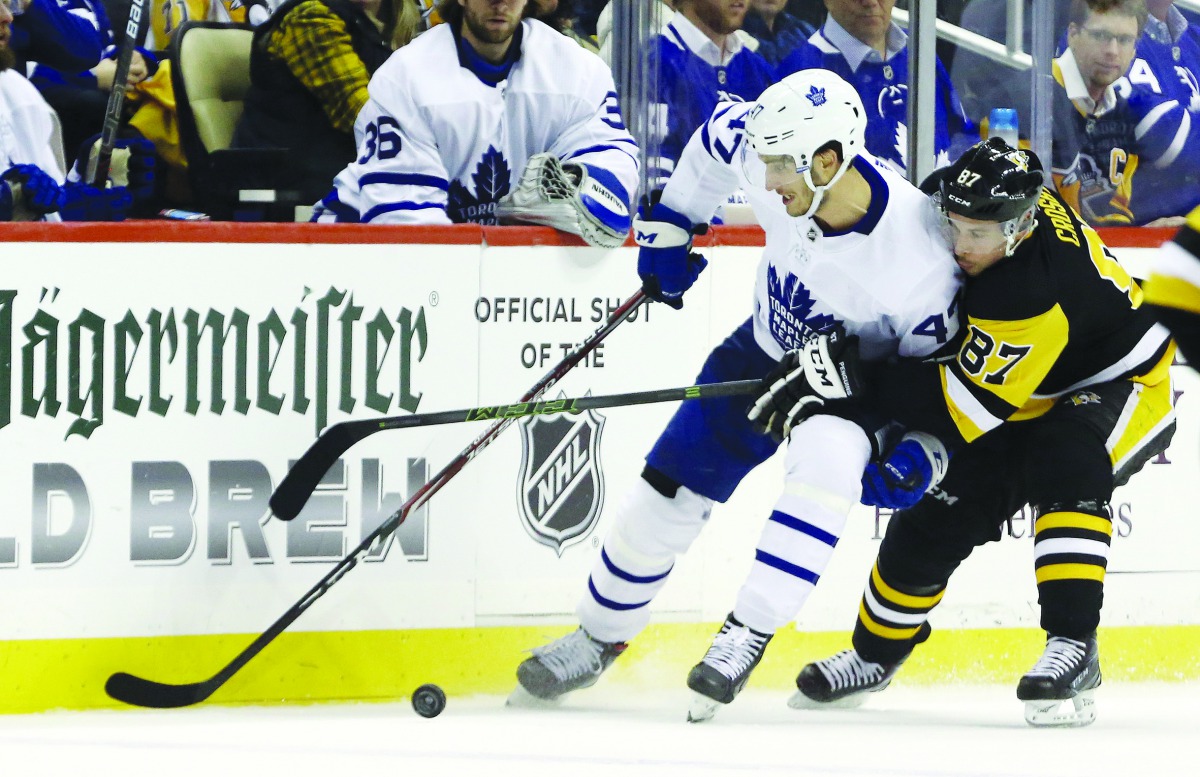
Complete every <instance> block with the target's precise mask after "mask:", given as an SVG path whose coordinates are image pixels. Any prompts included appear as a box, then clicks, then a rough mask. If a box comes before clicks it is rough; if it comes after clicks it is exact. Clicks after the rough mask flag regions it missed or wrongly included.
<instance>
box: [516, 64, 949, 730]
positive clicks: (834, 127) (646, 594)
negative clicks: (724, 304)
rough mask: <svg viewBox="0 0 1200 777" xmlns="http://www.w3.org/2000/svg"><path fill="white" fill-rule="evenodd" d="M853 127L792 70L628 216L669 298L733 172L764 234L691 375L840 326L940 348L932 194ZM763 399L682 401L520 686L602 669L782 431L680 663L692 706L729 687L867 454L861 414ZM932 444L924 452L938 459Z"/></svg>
mask: <svg viewBox="0 0 1200 777" xmlns="http://www.w3.org/2000/svg"><path fill="white" fill-rule="evenodd" d="M865 129H866V113H865V112H864V110H863V106H862V102H861V100H860V98H859V97H858V94H857V93H856V92H855V90H854V89H853V87H851V86H850V85H849V84H848V83H846V82H845V81H843V80H842V79H841V78H839V77H838V76H837V75H835V74H833V73H831V72H829V71H825V70H805V71H801V72H799V73H796V74H793V75H791V76H788V77H787V78H785V79H784V80H782V81H781V82H779V83H777V84H775V85H773V86H771V87H769V88H768V89H767V90H766V91H764V92H763V94H762V95H761V96H760V98H759V100H758V102H756V103H721V104H719V105H718V106H717V108H716V110H715V111H714V112H713V114H712V117H711V118H710V119H709V120H708V121H707V122H706V123H705V124H704V125H702V126H701V127H700V129H699V130H697V132H696V133H695V134H694V135H693V136H692V138H691V139H690V140H689V142H688V144H687V147H686V148H685V150H684V153H683V155H682V157H681V159H680V164H679V166H678V168H677V169H676V171H675V173H674V175H672V177H671V179H670V181H669V182H668V183H667V185H666V187H665V189H664V190H663V192H662V198H661V200H660V201H659V202H658V203H657V204H656V205H655V206H654V207H653V209H652V210H651V212H650V214H649V216H648V219H649V220H647V221H638V222H635V225H634V232H635V238H636V239H637V241H638V244H639V245H640V246H642V248H641V253H640V256H639V268H638V269H639V273H640V274H641V276H642V278H643V281H644V283H645V289H646V290H647V292H648V293H649V294H650V295H651V296H653V297H655V298H656V299H659V300H662V301H664V302H667V303H668V304H671V305H673V306H675V307H679V306H681V305H682V295H683V293H684V292H685V291H686V290H687V288H688V287H689V286H690V285H691V284H692V282H693V281H694V280H695V279H696V276H697V275H698V274H699V272H700V271H701V270H702V269H703V267H704V264H705V260H704V259H703V258H702V257H700V256H699V255H698V254H694V253H691V250H690V247H691V241H690V237H691V235H692V233H693V228H694V227H695V225H697V224H698V223H700V222H702V221H703V220H704V219H705V218H707V216H708V215H709V214H711V213H712V212H713V210H714V209H715V208H716V206H717V204H718V203H719V202H721V201H722V199H723V198H725V197H726V196H728V194H729V193H730V192H731V191H733V190H734V189H735V188H736V187H738V186H739V185H740V186H741V187H742V189H743V190H744V191H745V192H746V193H747V196H748V197H749V199H750V202H751V204H752V206H753V208H754V211H755V214H756V215H757V217H758V219H759V221H760V223H761V224H762V225H763V228H764V229H765V230H766V249H765V250H764V252H763V258H762V262H761V264H760V266H759V269H758V279H757V288H756V291H755V300H754V311H753V315H752V316H751V317H750V318H749V319H748V320H747V321H746V322H745V323H744V324H742V325H741V326H740V327H738V328H737V329H736V330H735V331H734V332H733V334H731V335H730V336H729V337H728V338H727V339H726V340H725V342H724V343H722V344H721V345H719V346H718V347H717V348H716V349H715V350H714V351H713V352H712V353H711V354H710V356H709V357H708V360H707V362H706V363H705V365H704V367H703V368H702V370H701V372H700V375H699V377H698V378H697V379H696V381H697V383H712V382H718V381H728V380H739V379H754V378H760V379H761V378H764V377H765V376H768V375H769V374H773V373H775V372H777V371H778V366H779V365H780V364H781V359H783V357H784V356H785V354H791V353H794V352H795V351H796V349H803V348H804V347H805V346H806V345H810V346H811V344H812V343H813V342H814V341H816V340H819V338H815V337H814V335H815V334H816V333H818V332H820V331H823V330H827V329H830V328H838V327H840V328H842V329H843V330H844V333H845V334H846V335H847V337H842V338H840V341H841V346H838V347H846V348H854V347H856V345H857V347H858V348H859V349H860V351H861V357H862V358H863V359H866V360H877V359H885V358H888V357H890V356H893V355H900V356H909V357H922V356H928V355H932V354H935V353H938V352H939V351H940V350H941V349H943V348H944V347H946V346H947V345H948V344H950V343H952V341H953V338H954V336H955V334H956V332H957V328H958V325H957V317H956V311H955V305H956V300H957V293H958V289H959V285H960V281H959V274H958V270H957V268H956V266H955V264H954V260H953V258H952V256H951V254H950V252H949V250H948V248H947V246H946V244H945V243H944V242H943V240H942V238H941V237H940V236H939V235H938V233H937V230H936V229H935V227H934V224H933V221H932V215H933V213H932V209H931V208H930V206H929V203H928V200H927V199H926V197H925V196H924V195H923V194H922V193H921V192H920V191H919V190H917V189H916V188H915V187H913V186H912V185H911V184H909V183H908V182H907V181H906V180H904V179H903V178H902V177H901V176H900V175H899V174H897V173H896V172H894V171H893V170H892V169H891V168H890V167H888V166H887V165H886V164H884V163H882V162H879V161H878V160H875V159H874V158H872V157H870V156H869V155H868V154H866V152H865V151H864V149H863V138H864V132H865ZM764 383H765V384H766V385H769V384H770V381H769V380H768V381H764ZM836 395H837V392H836V391H834V392H833V393H831V394H830V396H836ZM772 400H773V396H772V395H771V392H770V391H767V392H766V394H765V395H764V397H763V398H762V399H760V400H759V401H758V402H756V403H755V404H754V405H753V407H752V409H751V411H750V413H751V416H752V417H748V416H747V410H746V407H745V402H744V401H742V400H738V399H729V400H719V399H713V400H705V401H704V402H688V403H685V404H684V405H682V406H681V407H680V408H679V410H678V411H677V412H676V414H675V415H674V417H673V418H672V419H671V421H670V422H669V423H668V425H667V428H666V430H665V431H664V432H663V434H662V435H661V436H660V437H659V439H658V441H657V442H656V443H655V445H654V447H653V449H652V450H651V451H650V454H649V455H648V456H647V460H646V467H645V469H644V471H643V473H642V477H641V479H640V480H639V481H638V482H637V483H636V484H635V485H634V488H633V490H632V493H630V494H629V495H628V496H627V498H626V499H625V500H624V502H623V504H622V505H621V507H620V508H619V513H618V515H617V516H616V517H615V519H614V522H613V527H612V529H611V530H610V532H609V534H608V536H607V537H606V538H605V541H604V545H603V548H602V550H601V553H600V559H599V561H598V562H597V564H596V565H595V567H594V569H593V571H592V573H591V576H590V577H589V579H588V584H587V590H586V592H585V594H584V596H583V598H582V600H581V602H580V604H579V607H578V610H577V613H578V615H579V619H580V624H581V626H580V628H579V629H578V630H576V631H575V632H573V633H572V634H569V635H567V636H566V637H563V638H562V639H560V640H557V641H555V642H553V643H551V644H550V645H547V646H545V647H542V648H539V649H537V650H535V651H534V652H533V656H532V657H531V658H529V659H527V660H525V661H524V662H523V663H522V664H521V665H520V667H519V668H518V670H517V677H518V680H519V682H520V685H521V687H520V688H519V689H518V691H517V692H516V694H515V699H516V700H518V701H519V700H521V699H522V698H523V697H524V695H525V694H530V695H532V696H534V697H537V698H540V699H554V698H557V697H559V696H561V695H562V694H564V693H567V692H569V691H573V690H576V689H578V688H583V687H587V686H589V685H592V684H593V683H595V682H596V680H597V679H598V678H599V676H600V674H601V673H602V672H603V671H604V670H605V669H606V668H607V667H608V666H609V665H610V664H611V663H612V661H613V660H615V659H616V657H617V656H618V655H620V654H621V652H622V651H623V650H624V649H625V646H626V644H627V643H628V642H629V641H630V640H631V639H633V638H634V637H635V636H637V634H638V633H639V632H640V631H641V630H642V629H643V628H644V627H645V626H646V624H647V622H648V621H649V618H650V607H649V605H650V602H651V601H652V600H653V598H654V596H655V595H656V594H657V593H658V591H659V590H660V589H661V588H662V586H663V585H664V584H665V582H666V580H667V577H668V575H669V574H670V572H671V569H672V566H673V564H674V562H675V558H676V556H677V555H678V554H681V553H683V552H685V551H686V550H687V549H688V547H689V546H690V545H691V543H692V542H693V540H695V539H696V537H697V536H698V535H699V533H700V530H701V529H702V528H703V527H704V524H705V522H706V521H707V519H708V516H709V513H710V511H711V509H712V507H713V504H714V503H715V502H725V501H726V500H727V499H728V498H729V497H730V495H731V494H732V493H733V490H734V488H735V487H736V486H737V485H738V483H739V482H741V480H742V479H743V478H744V477H745V476H746V474H747V473H749V472H750V470H752V469H753V468H754V467H756V466H758V465H759V464H760V463H762V462H763V461H765V460H766V459H767V458H769V457H770V456H771V455H772V454H773V453H774V452H775V451H776V449H777V448H778V446H779V443H780V442H783V441H786V444H787V449H786V457H785V477H784V484H783V490H782V493H781V494H780V496H779V499H778V501H777V502H776V504H775V507H774V509H773V511H772V512H771V514H770V515H769V516H768V517H767V518H768V519H767V521H766V526H765V528H764V529H763V532H762V535H761V538H760V540H759V543H758V547H757V551H756V554H755V561H754V563H753V566H752V568H751V571H750V574H749V576H748V577H747V579H746V581H745V583H744V584H743V586H742V588H741V590H740V592H739V593H738V596H737V601H736V603H735V605H734V608H733V611H732V612H731V613H730V614H729V616H728V618H727V619H726V620H725V623H724V624H723V625H722V627H721V629H720V632H719V633H718V634H717V635H716V637H715V638H714V640H713V642H712V646H711V647H710V648H709V650H708V652H707V654H706V655H705V656H704V658H703V659H702V660H701V661H700V663H698V664H697V665H696V666H695V668H693V669H692V671H691V673H690V674H689V676H688V686H689V687H690V688H691V689H692V690H694V691H695V692H696V698H695V701H694V703H693V706H692V709H691V710H690V711H689V719H690V720H694V721H698V720H705V719H707V718H709V717H711V716H712V715H713V714H714V712H715V711H716V709H717V708H718V705H720V704H728V703H730V702H732V701H733V699H734V697H736V696H737V694H738V693H739V692H740V691H741V689H742V687H743V686H744V685H745V683H746V680H747V679H748V678H749V676H750V672H751V671H752V670H753V669H754V667H755V666H756V665H757V664H758V662H759V660H760V659H761V658H762V655H763V651H764V650H765V648H766V646H767V643H768V642H769V641H770V639H771V637H772V635H773V634H774V633H775V632H776V631H777V630H778V629H779V628H781V627H782V626H783V625H784V624H786V623H787V622H788V621H790V620H792V619H793V618H794V617H795V615H796V613H797V612H798V611H799V609H800V608H801V607H802V606H803V604H804V602H805V600H806V599H807V597H808V595H809V593H810V591H811V590H812V589H813V587H814V586H815V585H816V583H817V581H818V580H819V579H820V576H821V574H822V572H824V570H825V567H826V564H827V563H828V561H829V559H830V557H831V555H832V553H833V548H834V546H835V545H836V544H837V541H838V538H839V536H840V535H841V532H842V528H843V525H844V524H845V521H846V518H847V515H848V514H849V511H850V509H851V507H852V506H853V505H854V504H856V503H857V502H858V501H859V498H860V494H861V488H862V486H861V478H862V476H863V472H864V468H865V467H866V465H867V462H868V460H869V458H870V457H871V456H872V454H873V452H876V451H873V447H874V446H875V445H876V442H875V441H874V440H872V439H871V438H869V437H868V435H867V434H866V432H864V430H863V429H862V428H861V427H860V426H859V425H857V424H856V423H853V422H851V421H848V420H844V419H842V418H839V417H836V416H834V415H828V414H815V415H812V416H811V417H807V418H804V419H801V418H798V417H793V418H788V417H785V416H784V415H782V414H779V413H775V412H773V407H774V405H775V404H776V403H774V402H773V401H772ZM780 404H781V406H782V405H783V404H786V403H780ZM787 407H791V405H790V404H788V405H787ZM763 429H767V430H769V431H770V434H764V433H761V431H762V430H763ZM937 454H938V452H937V451H936V450H932V449H931V450H928V451H927V456H928V458H929V459H930V461H931V462H933V466H932V471H934V472H938V471H939V469H938V466H937V463H936V461H935V459H936V456H937ZM943 461H944V459H943Z"/></svg>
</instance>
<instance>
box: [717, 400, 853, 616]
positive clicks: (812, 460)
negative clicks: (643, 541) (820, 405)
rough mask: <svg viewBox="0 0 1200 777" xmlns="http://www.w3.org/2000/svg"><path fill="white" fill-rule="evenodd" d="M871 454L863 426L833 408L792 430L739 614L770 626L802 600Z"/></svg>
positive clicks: (838, 534)
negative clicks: (780, 480)
mask: <svg viewBox="0 0 1200 777" xmlns="http://www.w3.org/2000/svg"><path fill="white" fill-rule="evenodd" d="M870 454H871V446H870V442H869V441H868V440H867V436H866V435H865V434H864V433H863V431H862V429H860V428H859V427H858V425H857V424H853V423H851V422H849V421H845V420H843V419H840V418H834V417H833V416H814V417H813V418H810V419H808V420H807V421H805V422H804V423H802V424H801V425H800V426H799V427H798V428H797V429H796V431H794V432H793V433H792V436H791V439H790V441H789V444H788V451H787V459H786V470H787V474H786V478H785V481H784V490H783V494H782V495H781V496H780V497H779V501H778V502H776V503H775V509H774V511H773V512H772V513H771V516H770V518H769V519H768V520H767V524H766V526H765V527H763V532H762V536H761V537H759V541H758V547H757V549H756V551H755V558H754V563H753V565H751V567H750V574H749V575H748V576H747V578H746V582H745V583H744V584H743V585H742V588H741V590H740V591H739V592H738V597H737V604H736V605H735V607H734V610H733V612H734V616H735V617H736V618H737V619H738V620H739V621H741V622H742V623H744V624H745V625H746V626H748V627H750V628H752V629H754V630H755V631H759V632H763V633H766V634H774V633H775V632H776V631H778V630H779V629H780V628H782V627H783V626H784V625H785V624H786V623H787V622H788V621H790V620H791V619H792V618H794V617H795V616H796V613H797V612H799V611H800V608H801V607H803V606H804V603H805V601H807V599H808V595H809V594H810V593H811V592H812V589H813V588H814V587H815V586H816V584H817V581H818V580H819V579H820V578H821V575H822V574H823V573H824V572H825V567H826V566H827V565H828V564H829V559H830V558H831V557H832V556H833V549H834V547H835V546H836V545H837V541H838V539H839V538H840V537H841V535H842V529H843V528H844V527H845V524H846V518H847V516H848V515H849V513H850V508H851V507H853V506H854V504H855V503H857V502H858V499H859V496H860V495H861V492H862V484H861V479H862V472H863V469H864V467H865V466H866V463H867V459H868V457H869V456H870Z"/></svg>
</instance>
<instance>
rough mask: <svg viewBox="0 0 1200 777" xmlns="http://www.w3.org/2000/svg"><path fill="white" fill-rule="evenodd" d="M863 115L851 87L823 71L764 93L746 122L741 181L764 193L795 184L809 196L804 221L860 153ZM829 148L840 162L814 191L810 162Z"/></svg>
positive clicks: (801, 73) (798, 76) (808, 72)
mask: <svg viewBox="0 0 1200 777" xmlns="http://www.w3.org/2000/svg"><path fill="white" fill-rule="evenodd" d="M866 131H867V114H866V111H865V110H864V109H863V104H862V99H861V98H860V97H859V96H858V92H857V91H855V89H854V87H853V86H851V85H850V84H848V83H847V82H846V81H844V80H843V79H842V78H841V77H839V76H838V75H837V74H836V73H833V72H831V71H828V70H819V69H813V70H801V71H799V72H796V73H793V74H791V75H790V76H788V77H787V78H784V79H783V80H782V81H780V82H779V83H777V84H773V85H772V86H770V87H768V88H767V89H766V91H764V92H763V93H762V95H761V96H760V97H759V98H758V104H757V105H755V106H754V108H753V109H752V110H751V111H750V113H749V117H748V118H747V119H746V140H747V141H748V143H747V144H746V146H748V147H749V149H747V148H746V146H743V149H742V162H743V168H744V170H745V172H746V177H747V178H748V179H749V180H750V181H751V182H753V183H756V184H759V185H761V186H763V187H764V188H767V189H774V188H775V187H776V186H787V185H790V184H792V183H794V182H797V181H798V180H799V179H801V178H802V179H803V181H804V184H805V185H806V186H807V187H808V189H809V190H810V191H812V192H813V199H812V203H811V204H810V205H809V208H808V211H807V212H806V213H805V214H804V216H806V217H807V216H811V215H812V214H813V213H816V211H817V208H818V207H820V204H821V199H822V198H823V197H824V194H825V191H826V190H827V189H828V188H829V187H831V186H833V185H834V184H835V183H837V181H838V179H839V178H841V177H842V174H843V173H844V172H846V169H847V168H848V167H849V166H850V161H851V160H852V159H854V157H856V156H858V154H859V153H860V152H862V151H863V150H864V145H863V144H864V141H865V135H866ZM831 143H837V144H840V145H841V156H842V161H841V164H840V165H839V166H838V169H837V170H836V171H835V172H834V174H833V176H832V177H831V178H830V179H829V180H828V181H827V182H825V183H824V184H822V185H819V186H818V185H817V184H816V183H815V182H814V181H813V178H812V165H813V158H814V157H815V156H816V155H817V153H818V152H819V151H821V150H823V149H824V148H825V147H827V146H829V145H830V144H831Z"/></svg>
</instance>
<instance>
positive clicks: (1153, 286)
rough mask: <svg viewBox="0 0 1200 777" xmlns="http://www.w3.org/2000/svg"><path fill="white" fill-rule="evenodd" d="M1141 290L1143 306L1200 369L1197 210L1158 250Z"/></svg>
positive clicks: (1199, 218) (1199, 227)
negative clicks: (1165, 328) (1144, 298)
mask: <svg viewBox="0 0 1200 777" xmlns="http://www.w3.org/2000/svg"><path fill="white" fill-rule="evenodd" d="M1145 289H1146V303H1147V304H1148V305H1149V306H1150V308H1151V309H1152V310H1153V311H1154V312H1155V313H1156V314H1157V316H1158V320H1159V321H1161V322H1162V323H1163V324H1165V325H1166V326H1167V328H1168V329H1170V330H1171V334H1173V335H1174V336H1175V339H1176V340H1177V341H1178V342H1179V350H1180V351H1182V352H1183V356H1184V358H1186V359H1187V361H1188V364H1190V365H1191V366H1192V368H1193V369H1197V370H1200V208H1196V209H1195V210H1193V211H1192V212H1191V215H1189V216H1188V218H1187V223H1186V224H1185V225H1184V226H1183V228H1182V229H1180V230H1179V234H1177V235H1176V236H1175V239H1174V240H1172V241H1171V242H1169V243H1167V244H1165V245H1164V246H1163V247H1162V248H1160V249H1159V250H1158V253H1157V254H1156V255H1155V257H1154V260H1153V265H1152V267H1151V271H1150V277H1149V278H1148V279H1147V280H1146V284H1145Z"/></svg>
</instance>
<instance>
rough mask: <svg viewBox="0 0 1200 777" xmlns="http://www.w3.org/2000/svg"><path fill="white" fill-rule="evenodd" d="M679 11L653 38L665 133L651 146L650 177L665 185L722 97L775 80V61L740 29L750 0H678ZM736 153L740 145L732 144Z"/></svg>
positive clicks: (737, 97) (748, 94) (746, 93)
mask: <svg viewBox="0 0 1200 777" xmlns="http://www.w3.org/2000/svg"><path fill="white" fill-rule="evenodd" d="M675 10H676V13H675V16H674V17H673V18H672V19H671V23H670V24H668V25H667V28H666V30H665V31H664V32H663V33H662V34H661V35H659V36H657V37H656V38H654V39H652V41H651V43H650V46H651V48H650V56H651V57H653V58H656V59H657V66H658V68H659V72H658V99H657V101H656V102H657V103H658V105H657V110H658V117H657V118H658V121H659V128H660V132H662V135H661V136H660V137H657V138H655V139H654V140H653V142H656V143H657V145H658V149H657V152H656V150H655V149H654V148H649V149H647V153H648V154H649V157H650V161H649V163H648V164H649V165H650V170H649V173H650V180H651V181H653V182H655V183H653V184H652V187H653V188H661V186H662V185H663V184H665V183H666V180H667V178H669V177H670V175H671V173H672V171H674V169H675V163H676V161H678V159H679V156H680V154H682V153H683V147H684V145H686V144H687V142H688V139H689V138H691V136H692V133H693V132H695V131H696V128H697V127H699V126H700V125H701V124H703V123H704V122H705V121H707V120H708V117H709V116H710V115H712V112H713V109H714V108H716V106H717V103H718V102H720V101H722V100H733V101H738V102H741V101H750V100H757V99H758V95H759V94H760V93H761V92H762V90H763V89H766V88H767V86H769V85H770V84H771V82H772V80H773V73H772V68H771V65H770V64H769V63H768V62H767V61H766V60H765V59H763V58H762V57H761V56H759V55H758V54H756V53H754V52H753V51H751V50H750V49H749V48H748V47H747V46H745V44H744V43H743V41H742V38H741V37H739V35H738V34H737V33H738V30H739V29H740V28H741V26H742V21H743V20H744V19H745V16H746V5H745V0H677V1H676V3H675ZM728 151H729V153H730V154H732V153H733V152H734V149H728Z"/></svg>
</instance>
